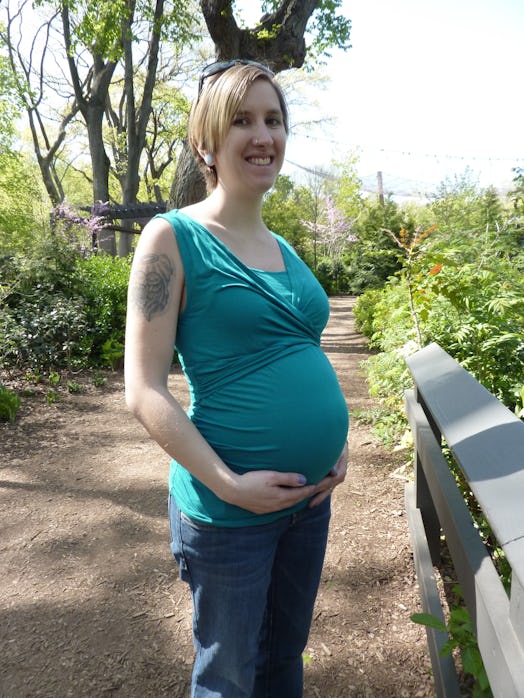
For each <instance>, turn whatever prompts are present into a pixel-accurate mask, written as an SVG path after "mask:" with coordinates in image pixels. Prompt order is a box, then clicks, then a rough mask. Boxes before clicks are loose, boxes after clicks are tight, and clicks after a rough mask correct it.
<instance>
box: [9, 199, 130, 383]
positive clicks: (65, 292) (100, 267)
mask: <svg viewBox="0 0 524 698" xmlns="http://www.w3.org/2000/svg"><path fill="white" fill-rule="evenodd" d="M61 211H62V213H61V215H62V218H61V217H58V218H57V219H56V221H55V224H54V225H53V226H51V225H48V224H47V223H45V224H41V226H40V228H37V229H35V235H34V242H33V245H32V246H31V247H30V248H29V249H28V250H27V251H26V254H25V255H21V254H13V255H12V256H11V257H10V265H9V266H8V265H4V266H2V267H1V271H0V291H1V295H0V302H1V303H2V305H0V357H1V358H0V366H2V367H4V368H11V367H17V368H24V367H27V368H31V369H33V370H37V371H41V370H42V369H49V368H56V369H59V368H64V367H66V368H73V369H78V368H84V367H88V366H93V367H97V366H100V367H102V366H105V367H107V366H115V365H117V364H118V363H119V362H121V356H122V355H123V349H122V343H123V339H124V333H125V314H126V294H127V284H128V279H129V271H130V260H129V259H122V258H114V257H110V256H106V255H104V256H97V255H93V254H91V253H90V251H89V243H90V230H88V228H87V226H86V225H84V223H83V219H81V218H77V217H74V216H73V215H72V214H71V213H70V211H69V210H68V209H66V208H65V207H63V208H62V209H61ZM64 211H65V213H64ZM64 216H65V217H64ZM90 225H92V223H90ZM118 352H120V357H118V356H117V354H118Z"/></svg>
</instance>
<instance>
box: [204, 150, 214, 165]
mask: <svg viewBox="0 0 524 698" xmlns="http://www.w3.org/2000/svg"><path fill="white" fill-rule="evenodd" d="M213 160H214V158H213V153H206V154H205V155H204V162H205V163H206V165H207V166H208V167H211V165H212V164H213Z"/></svg>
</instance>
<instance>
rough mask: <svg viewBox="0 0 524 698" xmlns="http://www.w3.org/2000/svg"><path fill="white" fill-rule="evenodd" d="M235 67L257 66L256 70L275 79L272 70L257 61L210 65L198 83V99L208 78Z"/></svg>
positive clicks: (222, 62)
mask: <svg viewBox="0 0 524 698" xmlns="http://www.w3.org/2000/svg"><path fill="white" fill-rule="evenodd" d="M235 65H252V66H255V68H259V69H260V70H263V71H264V72H265V73H267V74H268V75H269V76H271V77H272V78H274V77H275V73H274V72H273V71H272V70H270V68H268V67H267V65H264V64H263V63H258V62H257V61H250V60H248V59H247V58H235V59H233V60H231V61H217V62H216V63H209V65H206V67H205V68H204V70H203V71H202V73H201V75H200V79H199V81H198V95H197V99H198V97H200V93H201V92H202V88H203V87H204V81H205V80H207V78H210V77H211V76H212V75H218V74H219V73H225V72H226V70H229V69H230V68H232V67H233V66H235Z"/></svg>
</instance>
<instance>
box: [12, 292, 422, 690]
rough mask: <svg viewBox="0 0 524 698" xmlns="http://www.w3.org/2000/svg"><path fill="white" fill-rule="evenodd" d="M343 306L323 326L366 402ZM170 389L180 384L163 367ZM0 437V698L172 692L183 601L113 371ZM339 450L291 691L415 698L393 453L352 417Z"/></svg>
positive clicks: (185, 638) (160, 508)
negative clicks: (305, 639) (340, 472)
mask: <svg viewBox="0 0 524 698" xmlns="http://www.w3.org/2000/svg"><path fill="white" fill-rule="evenodd" d="M352 302H353V301H352V299H349V298H339V299H333V301H332V319H331V321H330V324H329V326H328V328H327V330H326V332H325V334H324V347H325V350H326V352H327V353H328V355H329V357H330V359H331V361H332V363H333V364H334V366H335V368H336V370H337V373H338V376H339V380H340V382H341V384H342V386H343V389H344V392H345V395H346V397H347V400H348V404H349V407H350V410H351V409H356V408H359V409H366V408H367V407H370V406H371V401H370V399H369V397H368V395H367V389H366V384H365V381H364V379H363V378H362V376H361V375H360V373H359V363H360V361H362V360H363V359H365V358H366V357H367V356H368V353H367V349H366V346H365V342H364V340H363V338H362V337H361V336H360V335H358V334H356V333H355V331H354V328H353V321H352V315H351V308H352ZM172 385H173V390H174V391H175V392H176V393H177V394H178V395H180V394H184V395H185V394H186V390H185V387H184V383H183V379H182V377H181V376H180V375H179V374H178V373H176V374H174V375H173V376H172ZM0 443H1V451H0V453H1V455H0V459H1V460H0V527H1V531H2V536H1V539H0V580H1V581H0V648H1V649H0V651H1V654H0V698H33V697H37V696H42V697H44V696H45V697H46V698H65V697H67V696H75V698H76V697H89V698H91V697H99V696H101V697H103V696H118V697H119V698H124V697H125V698H157V697H158V698H161V697H164V696H166V697H168V696H169V698H186V696H188V686H189V680H190V672H191V664H192V645H191V632H190V627H191V609H190V603H189V598H188V593H187V589H186V587H185V586H184V585H183V584H182V583H181V582H180V581H179V580H178V578H177V571H176V568H175V565H174V562H173V561H172V559H171V555H170V551H169V545H168V527H167V519H166V511H165V502H166V471H167V465H166V458H165V456H164V454H163V453H162V452H161V451H160V449H159V448H158V447H156V446H155V445H154V444H152V443H151V442H150V441H149V439H148V438H147V437H146V435H145V433H144V432H143V430H142V429H141V427H140V426H139V425H138V424H137V423H135V422H134V421H133V419H132V418H131V417H130V415H129V414H128V412H127V411H126V408H125V405H124V402H123V383H122V375H121V374H114V375H112V376H110V379H109V381H108V384H107V386H106V387H105V388H104V389H102V390H100V389H95V388H92V387H91V388H89V389H86V390H85V391H84V392H82V393H80V394H75V395H64V397H63V399H62V400H61V402H60V403H57V404H55V405H47V403H46V401H45V399H44V396H43V394H42V395H40V396H39V395H36V396H34V397H32V398H30V399H25V400H24V403H23V407H22V410H21V412H20V418H19V419H18V420H17V422H16V423H15V425H5V424H3V425H0ZM350 450H351V455H350V472H349V476H348V478H347V480H346V482H345V483H344V485H342V486H341V487H339V488H338V489H337V491H336V493H335V496H334V504H333V509H334V512H333V523H332V528H331V536H330V545H329V550H328V555H327V559H326V565H325V569H324V575H323V580H322V585H321V590H320V593H319V597H318V602H317V607H316V612H315V620H314V626H313V629H312V633H311V637H310V641H309V644H308V647H307V650H306V653H305V662H306V671H305V673H306V688H305V693H304V696H305V698H383V697H384V698H385V697H388V698H389V697H392V698H430V697H431V696H433V691H432V682H431V678H430V664H429V659H428V654H427V649H426V643H425V633H424V630H423V629H422V628H421V627H420V626H416V625H414V624H413V623H412V622H411V621H410V620H409V616H410V614H411V613H412V612H413V611H415V610H417V608H418V596H417V588H416V583H415V579H414V572H413V565H412V559H411V553H410V545H409V538H408V533H407V524H406V518H405V515H404V505H403V487H404V483H403V482H402V480H400V479H398V478H396V477H395V470H396V468H397V467H398V466H399V464H400V463H401V461H398V460H395V459H394V458H393V457H392V456H391V454H388V453H386V452H385V451H384V450H383V449H382V447H381V446H380V444H379V443H378V442H377V441H376V440H375V439H374V438H373V436H372V435H371V434H370V431H369V429H368V427H366V426H363V425H355V424H353V425H352V430H351V435H350ZM279 698H280V697H279ZM281 698H286V697H285V696H282V697H281Z"/></svg>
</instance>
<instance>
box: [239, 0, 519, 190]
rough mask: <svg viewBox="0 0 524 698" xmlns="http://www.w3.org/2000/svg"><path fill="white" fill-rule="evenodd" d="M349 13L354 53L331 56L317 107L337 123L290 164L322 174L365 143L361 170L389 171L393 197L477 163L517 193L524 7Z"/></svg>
mask: <svg viewBox="0 0 524 698" xmlns="http://www.w3.org/2000/svg"><path fill="white" fill-rule="evenodd" d="M247 4H248V3H247V2H246V5H247ZM238 5H239V6H242V5H244V2H238ZM259 6H260V3H258V2H257V3H253V2H249V17H248V11H247V10H246V11H245V15H244V16H245V18H246V20H248V19H249V18H251V17H254V18H255V19H258V18H259V17H260V13H257V12H256V9H255V8H257V7H258V8H259ZM251 12H253V15H251V14H250V13H251ZM343 13H344V14H345V16H346V17H349V18H350V19H351V21H352V32H351V44H352V48H351V49H350V50H349V51H347V52H345V53H344V52H336V53H335V54H334V56H333V58H332V59H331V60H330V61H329V63H328V66H327V68H326V70H327V73H328V74H329V75H330V77H331V87H330V88H329V89H328V90H327V92H326V93H320V94H317V99H318V100H321V103H322V108H321V109H320V111H317V112H314V113H315V116H317V117H318V116H319V115H320V114H323V115H325V116H331V117H335V118H336V125H335V126H333V127H324V128H322V129H317V130H316V131H315V132H314V134H313V135H311V131H310V133H309V135H308V136H307V137H300V138H299V137H294V138H292V139H290V143H289V147H288V158H289V160H290V161H293V162H296V163H299V164H300V165H302V166H304V167H315V166H316V165H321V164H322V163H324V162H326V161H329V160H330V159H337V158H338V159H339V160H340V159H341V158H343V156H344V154H345V153H346V152H348V151H351V150H354V149H357V148H358V149H359V151H360V165H359V174H360V175H361V176H362V177H364V178H365V179H376V172H377V171H378V170H381V171H383V172H384V182H385V186H386V190H387V189H388V187H389V186H391V189H395V190H397V189H402V188H405V189H409V188H410V187H412V188H416V187H417V185H418V184H419V183H420V188H421V189H426V191H427V190H429V189H431V186H432V185H433V189H434V188H435V185H437V184H438V183H439V182H441V181H442V180H443V179H444V177H446V176H449V177H453V176H454V175H455V174H457V175H460V174H462V173H463V172H464V171H465V169H466V167H468V166H469V167H470V168H471V169H472V170H473V172H474V173H475V174H476V175H478V178H479V181H480V183H481V184H482V186H487V185H488V184H494V185H495V186H499V187H504V185H506V188H507V186H508V185H510V184H511V179H512V177H513V173H512V167H515V166H517V165H520V166H523V167H524V120H523V115H524V90H523V89H522V47H523V45H524V1H523V0H395V1H393V0H344V2H343ZM248 23H249V22H248ZM303 131H306V129H303ZM287 169H288V171H292V170H291V169H290V165H287ZM425 183H428V185H429V187H424V184H425Z"/></svg>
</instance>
